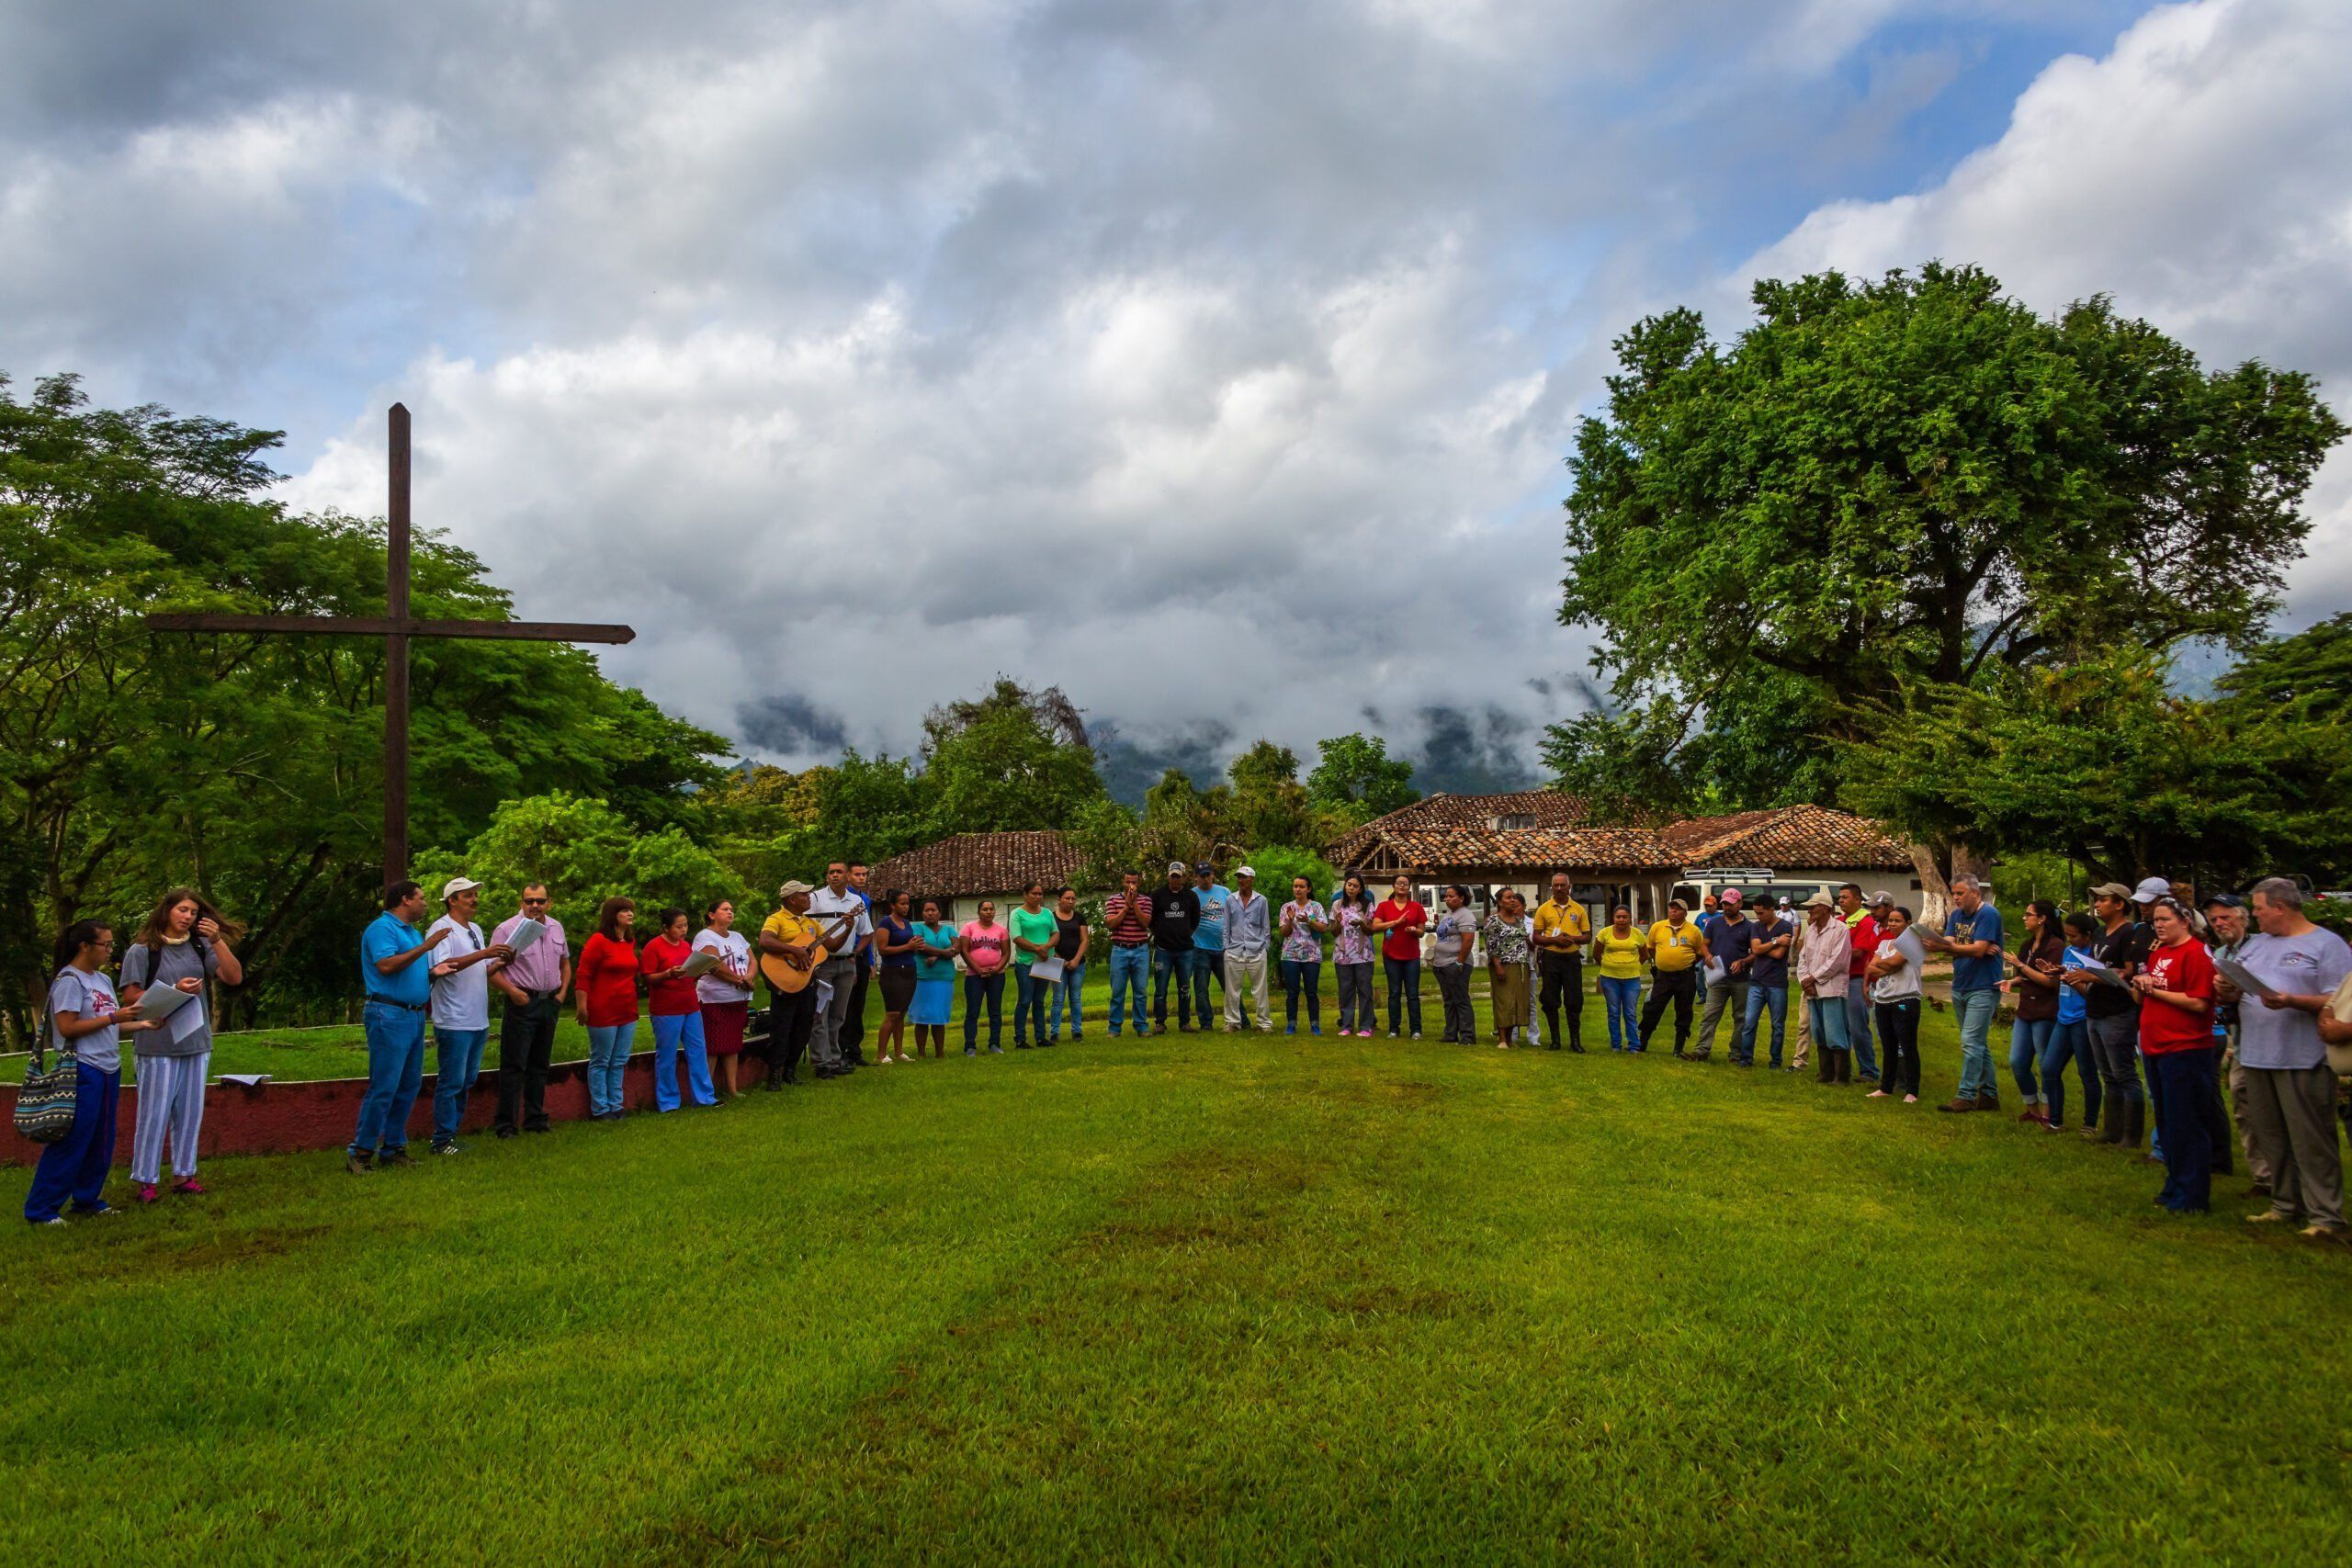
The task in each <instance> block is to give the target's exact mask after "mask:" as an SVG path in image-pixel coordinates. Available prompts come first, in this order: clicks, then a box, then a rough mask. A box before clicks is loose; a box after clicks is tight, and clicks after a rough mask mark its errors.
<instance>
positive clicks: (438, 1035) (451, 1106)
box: [433, 1023, 490, 1149]
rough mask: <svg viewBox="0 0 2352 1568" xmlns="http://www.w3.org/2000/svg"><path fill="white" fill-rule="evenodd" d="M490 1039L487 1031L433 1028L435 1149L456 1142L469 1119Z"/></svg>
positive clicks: (437, 1026) (436, 1025)
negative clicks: (470, 1097) (468, 1104)
mask: <svg viewBox="0 0 2352 1568" xmlns="http://www.w3.org/2000/svg"><path fill="white" fill-rule="evenodd" d="M489 1039H490V1031H489V1030H487V1029H444V1028H442V1027H441V1026H440V1025H439V1024H437V1023H436V1024H435V1025H434V1026H433V1052H434V1055H433V1146H434V1147H435V1148H436V1149H437V1148H439V1147H440V1146H441V1145H444V1144H450V1143H455V1142H456V1141H457V1138H458V1122H462V1121H464V1120H465V1119H466V1095H467V1093H468V1092H469V1090H471V1089H472V1088H473V1087H474V1079H476V1078H477V1077H481V1048H482V1045H483V1043H485V1042H487V1041H488V1040H489Z"/></svg>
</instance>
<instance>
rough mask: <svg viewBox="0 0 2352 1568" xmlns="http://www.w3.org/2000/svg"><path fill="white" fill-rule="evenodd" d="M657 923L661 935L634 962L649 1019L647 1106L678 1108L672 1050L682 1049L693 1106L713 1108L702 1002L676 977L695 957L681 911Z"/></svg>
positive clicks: (689, 979) (688, 981) (691, 985)
mask: <svg viewBox="0 0 2352 1568" xmlns="http://www.w3.org/2000/svg"><path fill="white" fill-rule="evenodd" d="M659 919H661V921H662V934H661V935H660V936H657V937H655V938H654V939H653V940H652V941H651V942H647V943H646V944H645V952H644V953H642V954H641V955H640V956H639V959H638V961H637V963H638V967H639V970H641V971H642V972H643V974H644V976H645V994H646V996H647V998H648V1001H647V1005H646V1011H648V1012H649V1013H651V1014H652V1015H653V1103H654V1105H655V1106H656V1107H658V1108H659V1109H661V1110H663V1111H675V1110H676V1109H678V1047H679V1046H681V1045H684V1047H685V1050H686V1088H687V1089H689V1090H690V1091H692V1093H693V1095H694V1097H695V1104H696V1105H716V1104H718V1092H717V1091H716V1090H715V1089H712V1088H711V1083H710V1059H709V1056H708V1055H707V1053H706V1052H705V1051H704V1049H703V1033H702V998H701V997H700V996H699V995H698V994H696V992H695V982H694V976H690V975H687V976H682V975H681V974H680V973H679V972H680V971H681V970H683V969H684V968H685V966H686V960H687V959H689V958H692V957H693V956H694V955H695V950H694V947H693V945H692V944H691V943H689V942H687V941H686V912H685V911H684V909H664V910H662V913H661V915H660V917H659ZM624 1059H626V1058H624Z"/></svg>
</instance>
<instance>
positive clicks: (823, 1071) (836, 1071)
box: [817, 1065, 851, 1083]
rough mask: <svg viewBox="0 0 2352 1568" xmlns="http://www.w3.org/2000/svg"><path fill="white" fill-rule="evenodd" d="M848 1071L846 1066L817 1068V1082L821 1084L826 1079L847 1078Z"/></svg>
mask: <svg viewBox="0 0 2352 1568" xmlns="http://www.w3.org/2000/svg"><path fill="white" fill-rule="evenodd" d="M850 1071H851V1069H850V1068H849V1067H848V1066H846V1065H844V1066H838V1067H819V1068H818V1069H817V1081H818V1082H819V1083H823V1082H824V1081H825V1080H826V1079H828V1078H845V1077H849V1075H850Z"/></svg>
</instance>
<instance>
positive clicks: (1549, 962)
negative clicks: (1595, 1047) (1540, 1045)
mask: <svg viewBox="0 0 2352 1568" xmlns="http://www.w3.org/2000/svg"><path fill="white" fill-rule="evenodd" d="M1535 973H1536V976H1537V978H1538V979H1539V980H1540V981H1541V983H1542V987H1543V988H1542V990H1541V991H1540V992H1539V993H1538V995H1539V997H1540V998H1541V999H1542V1001H1543V1004H1544V1022H1546V1023H1548V1024H1550V1025H1551V1026H1552V1046H1553V1048H1554V1049H1555V1050H1557V1049H1558V1048H1559V1044H1560V1009H1561V1006H1562V1005H1563V1004H1564V1003H1565V1004H1566V1008H1567V1010H1568V1034H1567V1041H1568V1043H1569V1044H1570V1045H1572V1046H1574V1047H1575V1048H1576V1049H1577V1050H1579V1051H1581V1050H1583V1049H1584V954H1582V953H1538V954H1536V958H1535Z"/></svg>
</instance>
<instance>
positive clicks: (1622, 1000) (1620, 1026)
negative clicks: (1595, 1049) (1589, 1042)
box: [1600, 975, 1642, 1051]
mask: <svg viewBox="0 0 2352 1568" xmlns="http://www.w3.org/2000/svg"><path fill="white" fill-rule="evenodd" d="M1600 1005H1601V1006H1602V1007H1603V1008H1605V1009H1606V1010H1608V1014H1609V1048H1610V1049H1611V1051H1638V1050H1640V1049H1641V1048H1642V977H1641V976H1639V975H1628V976H1624V977H1623V978H1622V979H1621V978H1619V977H1617V976H1612V975H1603V976H1600Z"/></svg>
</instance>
